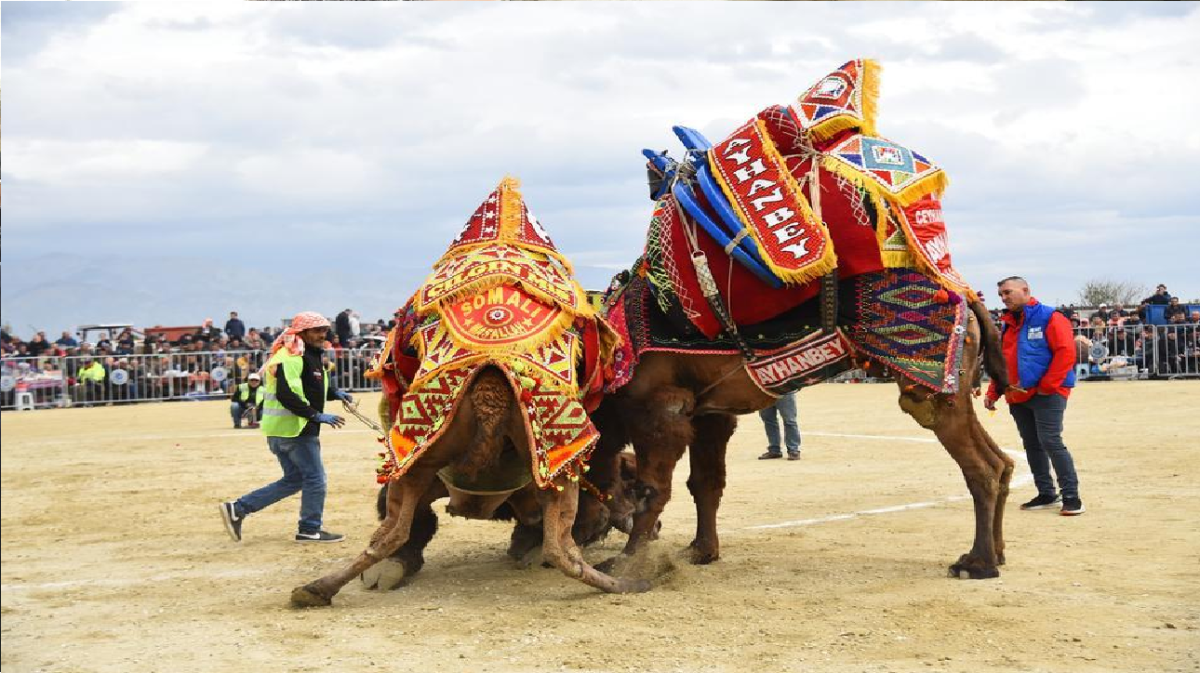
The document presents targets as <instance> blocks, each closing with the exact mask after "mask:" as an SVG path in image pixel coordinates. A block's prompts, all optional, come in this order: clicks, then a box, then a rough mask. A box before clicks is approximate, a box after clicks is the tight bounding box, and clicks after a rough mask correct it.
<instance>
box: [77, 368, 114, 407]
mask: <svg viewBox="0 0 1200 673" xmlns="http://www.w3.org/2000/svg"><path fill="white" fill-rule="evenodd" d="M78 376H79V385H80V387H81V390H80V401H82V402H83V403H84V404H92V403H94V402H103V401H104V381H105V380H106V379H107V378H108V372H106V371H105V370H104V365H102V364H100V362H99V361H98V360H96V359H95V358H93V357H85V358H83V366H82V367H80V368H79V373H78Z"/></svg>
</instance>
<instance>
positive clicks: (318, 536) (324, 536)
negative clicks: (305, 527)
mask: <svg viewBox="0 0 1200 673" xmlns="http://www.w3.org/2000/svg"><path fill="white" fill-rule="evenodd" d="M345 539H346V536H345V535H342V534H341V533H330V532H329V531H325V530H319V531H317V532H315V533H296V542H341V541H342V540H345Z"/></svg>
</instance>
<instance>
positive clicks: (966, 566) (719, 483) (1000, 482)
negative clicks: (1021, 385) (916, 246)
mask: <svg viewBox="0 0 1200 673" xmlns="http://www.w3.org/2000/svg"><path fill="white" fill-rule="evenodd" d="M966 327H967V336H966V343H965V345H964V352H963V364H962V368H963V371H965V372H976V376H978V375H979V374H978V372H979V371H980V368H979V364H980V359H981V358H982V359H983V362H984V365H985V367H986V368H987V371H988V374H989V375H990V376H991V377H993V378H994V379H996V380H998V381H1000V382H1001V388H1003V387H1005V386H1006V385H1007V384H1006V381H1007V376H1006V373H1005V370H1004V364H1003V355H1002V354H1001V353H1000V347H999V343H1000V338H999V332H998V331H997V330H996V326H995V325H994V324H993V323H992V321H991V319H990V317H989V316H988V315H987V312H986V310H984V308H983V307H982V306H981V305H979V304H974V303H973V304H972V305H971V312H970V314H969V316H968V324H967V326H966ZM866 367H867V369H868V371H870V372H871V373H873V374H881V373H882V367H880V366H879V365H876V364H874V363H871V364H867V365H866ZM969 380H970V379H964V385H962V386H961V388H960V390H959V392H957V393H955V394H939V393H933V392H932V391H928V390H926V389H923V388H919V387H916V386H912V385H906V384H904V383H901V384H900V388H901V393H900V399H899V402H900V408H901V409H903V410H904V411H905V412H906V413H908V414H909V415H911V416H912V417H913V418H914V419H915V420H916V421H917V423H919V424H920V425H921V426H922V427H924V428H928V429H930V430H933V432H934V434H935V435H936V436H937V438H938V440H939V441H940V442H941V443H942V445H943V446H944V447H945V448H946V450H947V451H948V452H949V453H950V456H951V457H952V458H954V460H955V462H957V463H958V465H959V468H960V469H961V470H962V473H963V477H964V478H965V479H966V482H967V488H968V490H969V491H970V493H971V497H972V498H973V500H974V504H975V542H974V544H973V545H972V547H971V550H970V551H969V552H967V553H966V554H963V555H962V556H961V557H960V558H959V559H958V560H957V561H956V562H954V563H953V564H951V565H950V574H951V575H953V576H955V577H970V578H972V579H983V578H989V577H996V576H998V575H999V574H1000V573H999V570H998V569H997V566H998V565H1002V564H1003V563H1004V537H1003V532H1002V531H1003V526H1002V520H1003V516H1004V504H1005V500H1006V499H1007V497H1008V484H1009V480H1010V478H1011V477H1012V470H1013V462H1012V459H1010V458H1009V457H1008V456H1007V455H1005V454H1004V452H1003V451H1001V450H1000V448H999V446H997V445H996V443H995V442H994V441H993V440H992V438H991V437H989V436H988V434H987V432H985V431H984V429H983V426H982V425H980V423H979V419H978V418H977V417H976V415H975V410H974V406H973V405H972V389H971V388H972V386H969V385H967V382H968V381H969ZM976 382H977V381H976ZM773 403H774V399H773V398H772V397H770V396H768V395H767V394H765V393H763V392H762V391H761V390H760V389H759V388H758V386H756V385H755V384H754V383H753V382H752V381H751V379H750V377H749V375H748V374H747V373H746V371H745V369H744V367H743V366H742V360H741V357H740V356H737V355H684V354H677V353H663V352H650V353H646V354H645V355H644V356H643V357H642V359H641V360H640V362H639V363H638V365H637V369H636V370H635V372H634V376H633V379H632V380H631V381H630V382H629V384H628V385H626V386H625V387H623V388H622V389H620V390H619V391H618V392H617V393H616V394H614V395H610V396H608V397H606V398H605V400H604V402H603V404H602V405H601V406H600V408H599V409H598V410H597V411H596V413H595V414H593V419H592V420H593V423H595V425H596V427H597V429H599V430H600V432H601V442H600V444H599V445H598V447H597V450H596V452H595V453H593V455H592V463H591V465H592V472H591V473H590V474H589V476H591V477H592V478H593V480H594V481H596V482H597V484H598V485H601V486H602V487H603V486H604V485H606V484H607V481H606V475H610V474H613V470H614V467H613V466H612V465H611V464H610V463H611V459H612V456H613V455H615V452H617V451H619V450H620V449H621V448H622V447H623V446H625V445H627V444H629V443H632V444H633V447H634V450H635V452H636V454H637V469H638V481H639V483H640V484H641V489H640V493H641V496H642V497H641V498H640V499H639V505H638V509H637V511H636V513H635V514H634V524H633V530H632V531H631V533H630V538H629V542H628V544H627V545H626V547H625V550H624V553H626V554H633V553H635V552H637V551H638V550H640V549H641V548H642V547H643V546H644V545H645V543H646V541H647V540H650V539H653V537H654V536H655V532H656V527H657V523H658V518H659V515H660V514H661V513H662V510H663V508H664V507H665V506H666V504H667V502H668V501H669V500H670V498H671V476H672V473H673V472H674V470H675V464H676V463H677V462H678V461H679V459H680V458H681V457H682V456H683V453H684V451H685V450H686V449H688V448H689V446H690V448H691V451H690V461H691V476H690V477H689V479H688V482H687V484H688V490H689V491H691V493H692V497H693V499H694V500H695V504H696V537H695V539H693V540H692V543H691V545H690V549H691V553H692V560H693V562H695V563H711V562H713V561H715V560H717V558H718V557H719V556H720V545H719V540H718V537H717V525H716V515H717V509H718V507H719V506H720V502H721V495H722V492H723V491H724V488H725V448H726V445H727V443H728V441H729V438H730V437H731V436H732V435H733V431H734V428H735V427H736V425H737V419H736V416H737V415H741V414H748V413H751V412H754V411H758V410H760V409H764V408H766V407H767V406H770V405H771V404H773ZM584 507H585V509H584V510H583V511H582V512H581V515H580V516H581V518H585V517H587V516H592V513H591V512H589V511H588V510H587V508H586V503H585V504H584ZM610 565H611V563H606V564H601V565H600V566H599V567H601V568H605V567H607V566H610Z"/></svg>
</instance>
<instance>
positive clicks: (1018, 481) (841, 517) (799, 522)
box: [742, 431, 1033, 530]
mask: <svg viewBox="0 0 1200 673" xmlns="http://www.w3.org/2000/svg"><path fill="white" fill-rule="evenodd" d="M804 434H805V435H809V436H814V437H846V438H852V439H880V440H888V441H897V442H920V443H922V444H940V442H939V441H938V440H937V439H931V438H929V437H899V436H893V435H852V434H843V433H837V432H812V431H805V432H804ZM1000 450H1001V451H1003V452H1005V453H1007V454H1008V455H1010V456H1012V457H1013V458H1019V459H1020V458H1024V455H1025V454H1023V453H1020V452H1017V451H1013V450H1012V449H1006V448H1004V447H1000ZM1021 462H1022V461H1021V460H1017V461H1016V464H1017V465H1020V464H1021ZM1032 481H1033V474H1032V473H1030V472H1026V473H1025V474H1022V475H1020V476H1019V477H1014V478H1013V479H1012V481H1011V482H1009V488H1010V489H1011V488H1016V487H1018V486H1024V485H1025V484H1028V483H1030V482H1032ZM970 499H971V495H970V494H965V495H950V496H946V497H945V498H939V499H937V500H926V501H923V502H910V503H906V504H903V505H893V506H891V507H879V508H877V509H863V510H859V511H857V512H849V513H845V514H831V515H830V516H822V517H818V518H815V519H796V520H794V521H781V522H779V523H765V524H759V525H757V526H747V527H745V528H743V529H742V530H771V529H774V528H798V527H800V526H815V525H818V524H822V523H830V522H833V521H849V520H850V519H857V518H859V517H861V516H871V515H874V514H891V513H893V512H907V511H909V510H914V509H925V508H928V507H938V506H940V505H946V504H949V503H952V502H961V501H963V500H970Z"/></svg>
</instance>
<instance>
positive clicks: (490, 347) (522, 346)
mask: <svg viewBox="0 0 1200 673" xmlns="http://www.w3.org/2000/svg"><path fill="white" fill-rule="evenodd" d="M441 321H442V328H443V329H444V330H445V331H446V333H447V334H449V335H450V340H451V341H452V342H454V345H456V346H458V347H459V348H465V349H468V350H471V351H474V352H476V353H486V354H488V355H521V354H523V353H528V352H530V351H533V350H535V349H537V348H540V347H541V346H542V345H543V344H546V343H549V342H551V341H554V340H555V339H557V338H559V337H561V336H562V334H563V332H565V331H567V329H568V328H569V327H571V325H573V324H575V316H573V315H571V314H570V312H568V311H559V312H558V317H556V318H555V319H554V321H553V322H551V323H550V324H549V325H547V326H546V327H544V328H542V329H541V330H540V331H538V332H537V333H536V334H530V335H529V336H527V337H524V338H523V339H521V340H520V341H517V342H515V343H508V344H483V343H479V342H476V341H467V340H465V339H461V338H460V335H459V334H457V333H456V332H455V331H454V330H453V329H452V328H451V327H450V325H449V323H448V322H447V320H446V313H445V311H442V312H441Z"/></svg>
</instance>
